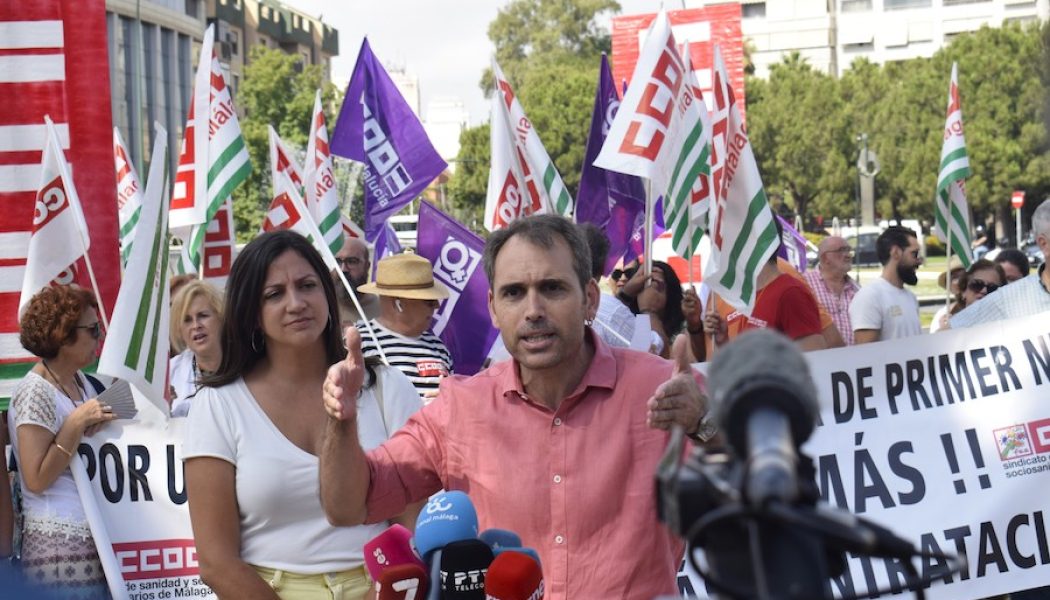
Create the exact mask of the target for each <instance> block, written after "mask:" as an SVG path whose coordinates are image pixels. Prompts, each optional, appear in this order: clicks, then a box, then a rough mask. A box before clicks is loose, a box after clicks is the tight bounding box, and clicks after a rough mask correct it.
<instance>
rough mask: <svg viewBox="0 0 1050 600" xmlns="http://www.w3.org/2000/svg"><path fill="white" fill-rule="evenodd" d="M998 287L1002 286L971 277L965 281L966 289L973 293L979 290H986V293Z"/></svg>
mask: <svg viewBox="0 0 1050 600" xmlns="http://www.w3.org/2000/svg"><path fill="white" fill-rule="evenodd" d="M1000 287H1002V286H1000V285H997V284H995V283H988V282H986V281H981V280H980V279H971V280H970V281H968V282H967V283H966V289H968V290H970V291H971V292H974V293H977V292H980V291H981V290H988V293H989V294H991V293H992V292H994V291H995V290H997V289H999V288H1000Z"/></svg>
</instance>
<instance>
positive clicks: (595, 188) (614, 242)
mask: <svg viewBox="0 0 1050 600" xmlns="http://www.w3.org/2000/svg"><path fill="white" fill-rule="evenodd" d="M619 107H620V98H619V96H617V94H616V84H615V83H613V74H612V69H611V68H610V67H609V59H608V57H606V56H605V54H602V66H601V74H600V76H599V78H598V91H597V94H596V95H595V97H594V112H593V114H592V115H591V135H590V137H589V138H587V153H586V155H585V156H584V160H583V171H582V172H581V173H580V188H579V191H578V192H577V194H576V222H577V223H594V224H595V225H597V226H598V227H600V228H602V229H603V230H604V231H605V235H606V237H608V238H609V256H608V258H607V259H606V260H605V271H604V274H608V273H609V272H610V271H612V269H613V267H615V266H616V263H617V262H619V261H620V258H621V257H622V256H623V255H624V254H625V253H627V252H628V247H629V246H630V243H631V235H632V234H633V233H634V229H635V217H636V216H637V215H639V214H642V213H643V211H644V210H645V186H644V185H643V184H642V180H641V178H639V177H635V176H633V175H624V174H623V173H617V172H615V171H607V170H605V169H602V168H599V167H596V166H594V164H593V163H594V159H595V158H597V157H598V153H599V152H601V149H602V144H603V143H605V136H606V135H607V134H608V133H609V125H610V124H611V123H612V120H613V117H615V116H616V111H617V109H619Z"/></svg>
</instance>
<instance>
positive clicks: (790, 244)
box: [777, 215, 807, 273]
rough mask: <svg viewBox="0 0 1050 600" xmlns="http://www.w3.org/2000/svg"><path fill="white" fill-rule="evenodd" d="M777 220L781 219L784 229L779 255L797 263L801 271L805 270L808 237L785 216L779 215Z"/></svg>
mask: <svg viewBox="0 0 1050 600" xmlns="http://www.w3.org/2000/svg"><path fill="white" fill-rule="evenodd" d="M777 221H780V227H781V229H783V233H782V234H781V236H780V242H781V243H780V249H779V250H777V256H779V257H780V258H783V259H784V260H786V261H788V262H789V263H791V264H793V265H795V268H796V269H798V272H799V273H803V272H805V270H806V266H807V261H806V238H804V237H802V234H801V233H799V232H798V231H797V230H796V229H795V228H794V227H792V226H791V224H790V223H788V222H787V219H785V218H784V217H781V216H780V215H777Z"/></svg>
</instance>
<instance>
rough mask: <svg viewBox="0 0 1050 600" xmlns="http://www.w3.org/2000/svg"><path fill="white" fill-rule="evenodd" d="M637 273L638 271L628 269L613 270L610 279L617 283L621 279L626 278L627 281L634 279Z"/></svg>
mask: <svg viewBox="0 0 1050 600" xmlns="http://www.w3.org/2000/svg"><path fill="white" fill-rule="evenodd" d="M637 271H638V269H627V270H626V271H625V270H623V269H613V272H612V273H609V278H610V279H612V280H613V281H616V280H618V279H620V278H621V277H626V278H627V279H630V278H632V277H634V274H635V272H637Z"/></svg>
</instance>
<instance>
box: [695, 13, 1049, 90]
mask: <svg viewBox="0 0 1050 600" xmlns="http://www.w3.org/2000/svg"><path fill="white" fill-rule="evenodd" d="M736 1H737V2H739V3H740V4H741V16H742V23H741V28H742V31H743V34H744V39H745V40H750V43H751V47H752V50H753V52H752V57H751V58H752V61H753V63H754V65H755V74H756V75H758V76H759V77H765V76H767V75H768V74H769V66H770V65H772V64H774V63H777V62H780V61H781V60H782V58H783V57H784V56H785V55H787V54H790V53H791V52H795V51H797V52H799V53H800V54H801V55H802V57H803V58H804V59H805V60H806V62H807V63H808V64H810V65H811V66H813V67H814V68H817V69H820V70H821V71H825V72H827V73H830V74H832V75H836V76H837V75H839V74H841V72H842V71H843V70H845V69H848V68H849V65H850V64H851V63H852V62H853V61H854V60H855V59H857V58H860V57H865V58H867V59H868V60H870V61H872V62H874V63H877V64H883V63H886V62H889V61H896V60H907V59H910V58H917V57H928V56H932V55H933V53H935V52H936V51H937V50H939V49H940V48H942V47H944V46H945V45H946V44H947V43H948V42H950V41H951V39H952V38H953V37H954V36H956V35H959V34H960V33H967V32H972V31H977V30H978V29H980V28H981V26H982V25H989V26H992V27H998V26H1000V25H1002V24H1003V23H1031V22H1037V21H1046V20H1047V19H1050V0H736ZM725 2H726V0H692V1H691V2H686V6H687V7H689V8H697V7H702V6H710V5H714V4H724V3H725Z"/></svg>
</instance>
